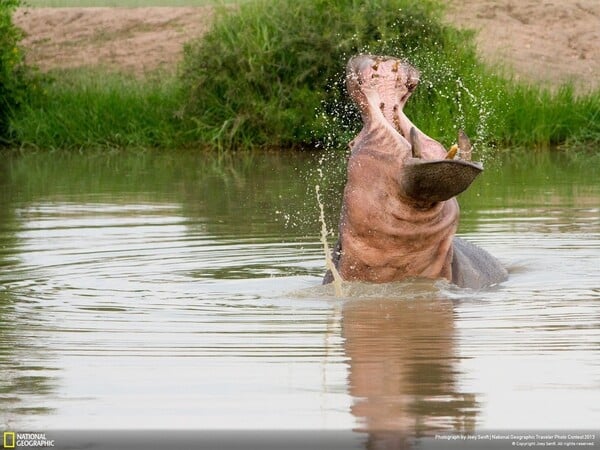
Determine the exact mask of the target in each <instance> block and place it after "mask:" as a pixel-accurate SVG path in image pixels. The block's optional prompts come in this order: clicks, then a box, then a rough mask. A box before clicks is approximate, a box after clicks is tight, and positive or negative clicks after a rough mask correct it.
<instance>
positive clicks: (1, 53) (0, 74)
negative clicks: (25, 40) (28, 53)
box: [0, 0, 27, 143]
mask: <svg viewBox="0 0 600 450" xmlns="http://www.w3.org/2000/svg"><path fill="white" fill-rule="evenodd" d="M19 3H20V2H19V1H18V0H0V143H1V142H4V141H5V139H6V135H7V133H8V127H9V119H10V116H11V114H12V113H13V112H14V111H15V109H16V108H17V107H18V106H19V105H20V104H21V103H22V102H23V101H24V100H25V96H26V93H27V83H26V80H25V75H26V72H25V70H24V66H23V52H22V50H21V49H20V48H19V46H18V44H19V41H20V39H21V37H22V34H21V31H20V30H19V29H18V28H17V27H15V26H14V25H13V22H12V13H13V11H14V10H15V8H17V6H19Z"/></svg>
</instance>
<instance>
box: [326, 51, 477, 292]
mask: <svg viewBox="0 0 600 450" xmlns="http://www.w3.org/2000/svg"><path fill="white" fill-rule="evenodd" d="M346 80H347V85H348V91H349V93H350V95H351V97H352V98H353V99H354V101H355V102H356V104H357V105H358V107H359V108H360V111H361V113H362V118H363V122H364V127H363V129H362V130H361V132H360V133H359V135H358V136H357V137H356V138H355V139H354V140H353V141H352V143H351V144H350V146H351V148H352V154H351V156H350V159H349V161H348V179H347V183H346V187H345V189H344V200H343V205H342V215H341V220H340V227H339V228H340V241H339V245H338V248H339V249H340V251H339V252H338V253H337V254H334V260H335V261H336V266H337V268H338V271H339V273H340V275H341V276H342V278H343V279H345V280H360V281H371V282H388V281H396V280H401V279H404V278H408V277H427V278H442V277H443V278H447V279H449V280H452V258H453V237H454V234H455V232H456V229H457V226H458V215H459V209H458V203H457V201H456V199H455V198H454V196H455V195H457V194H458V193H460V192H462V191H463V190H465V189H466V188H467V187H468V186H469V185H470V184H471V182H472V181H473V180H474V179H475V177H476V176H477V175H478V174H479V173H480V172H481V171H482V166H481V165H480V164H477V163H472V162H470V159H471V145H470V143H469V141H468V138H467V137H466V136H465V135H464V133H461V134H460V135H459V142H458V146H456V147H457V148H453V149H451V150H450V152H447V151H446V150H445V149H444V147H443V146H442V145H441V144H440V143H438V142H436V141H435V140H433V139H431V138H430V137H429V136H427V135H425V134H424V133H423V132H422V131H420V130H419V129H418V128H417V127H415V126H414V125H413V124H412V122H411V121H410V120H409V119H408V117H406V115H405V114H404V111H403V108H404V105H405V104H406V101H407V100H408V98H409V97H410V95H411V93H412V92H413V91H414V90H415V89H416V87H417V85H418V82H419V72H418V71H417V70H416V69H415V68H414V67H412V66H411V65H410V64H408V63H407V62H405V61H402V60H400V59H397V58H392V57H387V56H372V55H360V56H356V57H354V58H352V59H351V60H350V61H349V63H348V66H347V78H346ZM456 153H458V156H459V157H460V158H462V159H455V157H456V156H457V155H456Z"/></svg>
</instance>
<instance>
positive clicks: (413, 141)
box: [409, 127, 423, 158]
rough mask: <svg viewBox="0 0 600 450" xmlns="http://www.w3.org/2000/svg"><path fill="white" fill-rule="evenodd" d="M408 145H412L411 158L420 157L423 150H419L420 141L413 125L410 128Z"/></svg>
mask: <svg viewBox="0 0 600 450" xmlns="http://www.w3.org/2000/svg"><path fill="white" fill-rule="evenodd" d="M409 137H410V145H411V147H412V155H413V158H421V157H422V155H423V152H422V151H421V143H420V142H419V139H418V137H417V130H416V128H415V127H412V128H411V129H410V136H409Z"/></svg>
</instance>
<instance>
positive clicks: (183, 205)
mask: <svg viewBox="0 0 600 450" xmlns="http://www.w3.org/2000/svg"><path fill="white" fill-rule="evenodd" d="M319 159H320V158H319V156H318V155H315V154H278V155H274V154H261V155H254V156H247V157H246V156H243V157H236V158H235V159H231V160H229V159H227V158H223V157H222V158H219V157H216V156H215V157H208V156H206V155H193V154H180V155H177V154H152V153H147V154H137V155H132V154H114V155H108V156H106V155H105V156H102V155H97V154H96V155H60V154H59V155H56V154H51V155H44V154H41V155H22V156H10V155H9V156H6V157H4V158H3V160H2V162H0V173H1V175H2V176H1V177H0V184H1V191H0V192H1V193H0V428H4V429H17V430H24V429H27V430H54V429H62V430H65V429H69V430H71V429H73V430H77V429H90V428H93V429H123V430H127V429H148V430H149V429H157V428H158V429H164V430H169V429H186V430H198V429H201V430H219V429H224V430H228V429H238V430H240V429H249V430H281V429H288V430H289V429H291V430H345V431H347V432H349V433H351V434H353V435H355V436H356V437H357V438H358V441H357V442H358V444H357V445H358V448H361V447H362V446H364V447H368V446H369V445H370V444H367V442H371V444H372V443H373V439H375V440H377V436H378V434H377V433H378V432H384V431H386V430H394V431H395V432H399V433H400V434H402V435H404V434H405V435H410V436H417V437H419V436H432V435H434V434H435V433H439V432H442V431H452V432H463V433H473V432H478V431H482V430H489V429H505V430H510V429H541V430H544V429H548V430H551V429H586V428H588V429H590V428H592V429H593V428H594V427H597V425H598V423H600V407H599V406H598V405H600V276H599V273H600V272H599V269H600V183H598V179H599V178H598V169H597V168H596V167H595V166H594V165H591V164H572V163H569V162H568V161H566V160H564V159H562V158H559V157H557V156H551V155H548V154H544V155H531V156H527V155H524V157H523V158H522V159H521V160H520V161H519V162H511V161H504V162H502V161H495V162H494V163H493V164H491V165H490V167H489V168H488V170H486V172H484V175H482V177H481V178H480V179H479V180H477V181H476V183H475V184H474V186H473V187H472V188H471V189H470V191H469V192H468V193H466V194H464V195H463V196H461V198H460V203H461V210H462V218H461V226H460V234H461V235H462V236H464V237H465V238H467V239H470V240H472V241H473V242H475V243H477V244H480V245H481V246H483V247H485V248H486V249H488V250H489V251H490V252H491V253H493V254H495V255H496V256H497V257H499V258H500V259H501V260H502V261H503V262H504V263H505V264H506V265H507V267H508V268H509V270H510V278H509V280H508V281H506V282H505V283H503V284H502V285H500V286H496V287H493V288H491V289H487V290H484V291H480V292H474V291H469V290H463V289H458V288H456V287H453V286H451V285H449V284H446V283H443V282H431V281H423V280H412V281H407V282H403V283H395V284H391V285H382V286H373V285H361V284H354V285H346V286H345V287H344V297H343V298H336V297H335V295H334V293H333V290H332V289H331V287H322V286H321V285H320V281H321V276H322V274H323V272H324V264H325V262H324V256H323V249H322V245H321V243H320V242H319V233H320V229H321V225H320V224H319V221H318V215H319V213H318V206H317V203H316V200H315V196H314V186H315V184H317V183H319V184H320V185H321V187H322V189H323V190H324V196H323V198H324V202H325V203H326V208H325V209H326V213H327V216H328V225H329V227H330V228H332V227H333V226H335V222H336V218H337V214H338V210H339V199H340V196H339V195H340V188H341V186H342V183H343V177H342V176H340V174H342V173H343V156H340V157H339V158H337V157H334V158H329V159H328V161H329V162H328V163H326V164H325V166H322V167H320V166H319V163H318V160H319ZM319 168H321V169H322V170H323V172H324V174H325V175H324V177H323V178H321V177H320V175H319ZM333 240H334V239H333V237H331V238H330V241H333ZM392 447H393V445H392ZM392 447H389V446H388V448H392Z"/></svg>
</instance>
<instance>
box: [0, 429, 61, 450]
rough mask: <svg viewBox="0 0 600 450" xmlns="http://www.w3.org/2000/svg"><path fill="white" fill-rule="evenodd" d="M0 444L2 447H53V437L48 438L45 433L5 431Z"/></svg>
mask: <svg viewBox="0 0 600 450" xmlns="http://www.w3.org/2000/svg"><path fill="white" fill-rule="evenodd" d="M2 444H3V446H4V448H48V447H54V439H48V438H47V437H46V433H15V432H14V431H5V432H4V436H3V439H2Z"/></svg>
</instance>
